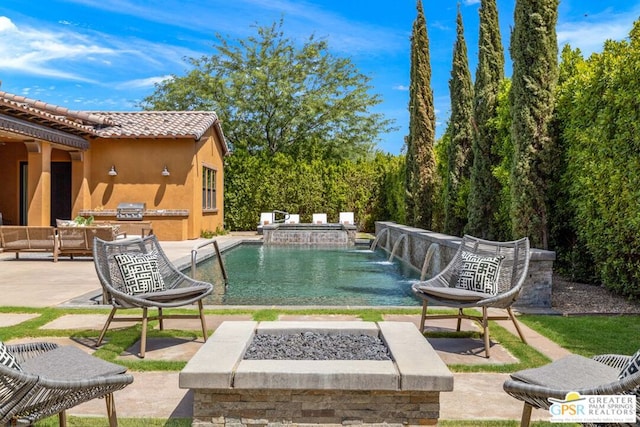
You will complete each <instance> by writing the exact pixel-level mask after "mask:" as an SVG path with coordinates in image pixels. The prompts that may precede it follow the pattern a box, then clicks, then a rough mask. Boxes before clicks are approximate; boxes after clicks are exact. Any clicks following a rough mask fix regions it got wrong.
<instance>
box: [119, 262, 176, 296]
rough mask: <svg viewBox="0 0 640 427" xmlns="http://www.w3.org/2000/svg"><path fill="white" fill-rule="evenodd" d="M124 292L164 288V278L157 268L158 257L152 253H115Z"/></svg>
mask: <svg viewBox="0 0 640 427" xmlns="http://www.w3.org/2000/svg"><path fill="white" fill-rule="evenodd" d="M113 258H114V259H115V260H116V264H117V265H118V269H119V270H120V273H121V274H122V280H123V281H124V286H125V292H126V293H128V294H129V295H136V294H144V293H147V292H156V291H162V290H164V280H163V279H162V275H161V274H160V271H159V270H158V257H157V256H155V255H153V254H148V255H145V254H117V255H114V256H113Z"/></svg>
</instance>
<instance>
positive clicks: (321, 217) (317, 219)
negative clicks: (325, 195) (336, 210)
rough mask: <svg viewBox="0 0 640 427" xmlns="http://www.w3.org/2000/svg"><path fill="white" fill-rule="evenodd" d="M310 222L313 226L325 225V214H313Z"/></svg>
mask: <svg viewBox="0 0 640 427" xmlns="http://www.w3.org/2000/svg"><path fill="white" fill-rule="evenodd" d="M312 222H313V223H314V224H326V223H327V214H326V213H314V214H313V221H312Z"/></svg>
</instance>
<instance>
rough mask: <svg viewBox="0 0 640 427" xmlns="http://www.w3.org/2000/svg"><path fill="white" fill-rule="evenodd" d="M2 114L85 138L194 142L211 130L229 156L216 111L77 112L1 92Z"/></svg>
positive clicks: (0, 104)
mask: <svg viewBox="0 0 640 427" xmlns="http://www.w3.org/2000/svg"><path fill="white" fill-rule="evenodd" d="M0 114H5V115H7V116H10V117H15V118H18V119H21V120H24V121H26V122H31V123H37V124H39V125H42V126H45V127H50V128H54V129H57V130H60V131H63V132H68V133H72V134H74V135H79V136H82V137H85V138H86V137H92V136H98V137H101V138H194V139H200V138H201V137H202V136H203V135H204V134H205V132H207V130H208V129H210V128H211V127H213V128H214V131H215V132H216V133H217V135H218V137H219V139H220V140H221V141H222V148H223V151H224V153H225V154H227V153H228V152H229V149H228V146H227V144H226V141H225V137H224V134H223V132H222V128H221V126H220V122H219V121H218V116H217V115H216V113H214V112H212V111H131V112H117V111H109V112H106V111H74V110H69V109H68V108H64V107H60V106H58V105H54V104H49V103H46V102H42V101H39V100H36V99H31V98H27V97H24V96H20V95H14V94H11V93H7V92H3V91H0Z"/></svg>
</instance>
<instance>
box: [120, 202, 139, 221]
mask: <svg viewBox="0 0 640 427" xmlns="http://www.w3.org/2000/svg"><path fill="white" fill-rule="evenodd" d="M146 209H147V204H146V203H120V204H118V209H117V211H116V219H119V220H125V221H127V220H128V221H142V217H143V216H144V211H145V210H146Z"/></svg>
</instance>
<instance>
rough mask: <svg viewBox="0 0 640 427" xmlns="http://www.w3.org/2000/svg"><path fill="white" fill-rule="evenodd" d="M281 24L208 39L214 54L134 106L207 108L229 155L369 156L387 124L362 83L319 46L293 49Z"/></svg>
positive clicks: (347, 63) (309, 43) (349, 66)
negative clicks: (236, 36) (213, 114)
mask: <svg viewBox="0 0 640 427" xmlns="http://www.w3.org/2000/svg"><path fill="white" fill-rule="evenodd" d="M282 28H283V21H282V20H281V21H280V22H279V23H277V24H276V23H274V24H273V25H271V26H267V27H257V33H256V34H255V35H252V36H250V37H248V38H246V39H241V40H227V39H225V38H223V37H222V36H220V35H217V36H216V39H217V41H218V44H217V45H215V53H214V54H213V55H211V56H203V57H201V58H190V59H189V62H190V64H191V65H192V66H193V69H192V70H191V71H189V72H187V74H186V75H185V76H177V75H174V76H172V78H171V79H168V80H165V81H163V82H161V83H159V84H157V85H156V88H155V92H154V93H153V94H152V95H150V96H148V97H146V98H145V99H144V100H143V103H142V106H143V107H144V108H146V109H154V110H213V111H216V113H217V114H218V116H219V118H220V120H221V121H222V122H223V123H224V131H225V135H226V137H227V141H228V142H229V144H230V146H231V147H232V149H233V151H234V152H238V151H246V152H248V153H250V154H254V155H255V154H261V155H267V156H272V155H274V154H276V153H285V154H289V155H291V156H293V157H294V158H297V159H314V158H324V159H332V160H340V159H345V158H349V159H356V158H361V157H363V156H368V155H370V154H371V153H372V147H373V144H375V142H376V141H377V140H379V137H378V135H379V134H380V133H382V132H387V131H389V130H391V129H392V128H391V124H392V123H391V121H390V120H387V119H385V118H384V116H383V115H382V114H377V113H372V112H371V111H370V109H371V107H373V106H375V105H377V104H379V103H380V102H381V99H380V97H379V96H378V95H372V94H370V93H369V92H370V89H371V87H370V86H369V81H370V78H369V77H367V76H365V75H363V74H361V73H359V72H358V71H357V70H356V68H355V66H354V64H353V63H352V62H351V60H350V59H349V58H342V57H337V56H335V55H332V54H331V52H330V51H329V46H328V44H327V42H326V41H319V40H316V39H315V38H314V37H313V36H311V37H309V38H308V40H306V41H305V42H304V43H303V44H302V46H301V47H298V46H297V45H296V43H295V42H294V41H293V40H291V39H289V38H287V37H285V35H284V32H283V30H282Z"/></svg>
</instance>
